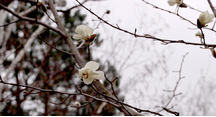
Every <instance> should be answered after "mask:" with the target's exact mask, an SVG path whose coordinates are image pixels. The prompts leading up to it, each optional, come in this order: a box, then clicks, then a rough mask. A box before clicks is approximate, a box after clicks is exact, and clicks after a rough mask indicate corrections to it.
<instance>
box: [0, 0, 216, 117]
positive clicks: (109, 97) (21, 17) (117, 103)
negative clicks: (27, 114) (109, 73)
mask: <svg viewBox="0 0 216 117" xmlns="http://www.w3.org/2000/svg"><path fill="white" fill-rule="evenodd" d="M87 1H88V0H85V1H84V2H82V3H81V2H80V1H79V0H76V2H77V3H78V5H76V6H73V7H71V8H69V9H67V10H56V8H55V5H54V3H53V1H52V0H49V2H48V5H49V6H45V5H44V4H38V0H37V1H31V0H25V1H23V2H29V3H31V4H32V5H33V6H34V7H31V9H27V10H26V11H25V12H22V13H17V12H15V11H13V10H11V9H10V8H9V7H8V6H7V5H5V4H0V8H1V9H3V10H5V11H7V12H9V13H10V14H12V15H13V16H15V17H16V18H15V19H14V20H12V21H10V22H9V23H7V24H5V25H2V26H1V27H6V26H10V25H12V24H13V23H17V22H21V21H27V22H29V23H31V24H38V25H39V27H38V28H37V30H35V32H34V33H33V34H32V35H31V36H30V38H29V39H28V41H27V42H26V43H25V44H24V45H23V48H22V49H21V50H20V51H19V52H17V53H18V54H17V56H16V57H15V59H14V60H13V62H12V63H11V64H10V66H9V67H8V69H7V71H6V73H5V74H6V75H5V76H4V77H3V78H2V77H1V76H0V83H2V84H6V85H12V86H15V87H17V89H20V91H25V94H26V95H31V94H41V93H44V92H46V93H52V94H61V95H63V94H65V95H67V96H66V98H64V99H63V101H61V102H59V103H53V102H51V101H49V102H50V103H52V104H55V105H61V104H63V103H65V102H66V101H67V100H68V99H69V98H70V97H71V96H78V95H81V96H84V97H86V98H89V99H91V100H90V101H87V102H86V103H84V104H82V105H80V106H72V107H75V108H77V109H78V110H79V109H80V108H83V107H86V106H87V105H90V104H92V103H93V102H95V101H98V102H103V103H106V104H109V105H112V106H113V107H115V108H117V109H118V110H119V111H121V112H122V113H124V114H125V115H142V114H143V113H150V114H153V115H159V116H161V115H162V114H160V112H154V111H151V110H145V109H140V108H137V107H134V106H131V105H129V104H126V103H124V102H123V101H122V100H121V99H119V98H118V96H117V94H116V91H115V89H114V86H113V84H114V83H115V82H116V80H117V77H115V78H113V79H112V80H109V79H108V78H106V81H107V82H108V83H109V86H110V87H111V91H109V90H108V89H106V88H105V87H104V85H103V84H102V83H101V82H99V81H98V80H96V81H94V82H93V83H92V84H91V85H90V87H91V88H92V89H93V90H94V92H95V94H94V95H91V94H88V93H86V92H84V91H83V90H82V88H80V86H79V85H75V88H76V91H75V93H68V92H63V91H57V90H54V89H53V88H52V86H50V87H45V88H39V87H35V86H30V85H25V84H21V83H20V81H19V79H18V78H17V81H16V83H9V82H8V77H9V74H10V73H11V72H12V71H13V70H14V69H16V65H17V63H18V62H19V61H21V60H22V58H23V56H24V54H25V53H26V50H27V49H28V48H30V46H31V44H32V43H33V42H34V39H35V38H36V37H37V36H38V35H39V34H40V33H41V32H42V31H43V30H44V29H45V28H46V29H47V30H52V31H53V32H55V33H57V34H58V36H59V38H62V39H64V40H65V41H66V43H67V45H68V47H69V49H70V50H69V51H70V52H67V51H64V50H61V49H58V48H57V47H56V46H54V43H53V44H49V42H47V41H46V40H45V39H43V38H42V37H40V39H41V40H42V41H43V42H44V43H46V44H47V45H48V46H50V50H48V52H47V53H49V51H51V49H56V50H57V51H59V52H61V53H64V54H67V55H68V56H70V57H72V58H73V60H74V64H73V65H74V66H76V68H78V69H80V68H82V67H84V66H85V64H86V60H85V59H84V58H83V57H82V54H81V52H80V51H79V49H78V48H77V46H76V45H75V43H74V42H73V40H72V38H71V36H70V34H69V33H68V32H67V31H66V29H65V26H64V25H63V24H62V22H61V19H60V17H59V15H58V12H63V13H65V12H69V11H71V10H73V9H74V8H77V7H81V8H83V9H86V10H87V11H88V12H90V13H91V14H92V15H94V16H96V17H97V18H98V19H99V20H100V23H104V24H107V25H109V26H111V27H112V28H113V29H116V30H119V31H122V32H125V33H127V34H130V35H133V36H134V37H135V38H138V37H139V38H146V39H152V40H155V41H160V42H162V44H172V43H180V44H186V45H197V46H204V47H205V48H209V47H213V48H215V47H216V45H215V44H206V43H202V42H201V43H193V42H186V41H183V40H170V39H162V38H159V37H155V36H152V35H149V34H145V35H139V34H137V33H136V32H137V29H135V31H134V32H130V31H127V30H125V29H123V28H120V27H119V26H118V25H116V26H115V25H112V24H111V23H109V22H108V21H106V20H105V19H103V16H102V17H100V16H98V15H97V14H96V13H94V11H91V10H90V9H89V8H87V7H85V6H84V3H85V2H87ZM142 1H143V2H145V3H146V4H149V5H151V6H153V7H154V8H156V9H159V10H162V11H165V12H168V13H171V14H173V15H176V16H177V17H180V18H181V19H183V20H184V21H187V22H189V23H191V24H192V25H194V26H197V24H195V23H193V22H191V21H190V20H188V19H187V18H184V17H183V16H181V15H179V14H178V12H177V13H175V12H172V11H168V10H166V9H163V8H160V7H157V6H155V5H153V4H151V3H149V2H147V1H145V0H142ZM208 2H209V5H210V7H211V8H212V11H213V13H214V15H215V16H216V12H215V9H214V7H213V6H212V4H211V2H210V0H208ZM187 6H188V7H190V6H189V5H187ZM39 8H41V9H42V10H43V12H45V13H46V14H47V17H48V18H47V19H50V20H52V23H55V24H56V25H57V26H58V28H56V27H53V26H51V25H50V24H48V23H44V22H43V21H42V20H39V19H38V17H37V15H38V9H39ZM190 8H191V9H192V10H196V9H194V8H193V7H190ZM49 11H51V13H49ZM196 11H199V10H196ZM30 12H35V13H36V17H35V18H30V17H27V16H25V15H27V14H28V13H30ZM52 15H53V16H54V18H55V20H53V19H52V18H50V16H52ZM204 29H207V30H211V31H213V32H216V31H215V30H214V26H213V27H212V28H204ZM202 34H203V33H202ZM203 37H204V34H203ZM203 39H204V40H205V38H203ZM89 46H90V45H87V46H86V47H88V48H89ZM2 51H3V50H2ZM45 55H46V54H45ZM46 56H48V55H46ZM185 56H186V55H185ZM185 56H184V57H185ZM184 57H183V60H184ZM88 58H89V59H88V60H90V58H91V55H90V51H89V53H88ZM183 60H182V63H181V68H180V70H179V71H178V72H179V80H178V81H177V83H176V86H175V88H174V90H172V91H169V92H173V96H172V97H171V98H170V100H169V101H168V103H167V104H166V105H164V106H163V107H161V108H162V110H165V111H166V112H168V113H171V114H174V115H179V113H178V112H175V111H172V110H171V108H168V105H169V104H170V102H171V101H172V100H173V98H175V97H176V96H178V95H179V94H176V93H175V91H176V89H177V87H178V85H179V82H180V80H181V79H182V78H183V77H182V76H181V69H182V64H183ZM41 69H42V68H41ZM39 71H40V70H39ZM23 87H24V89H22V88H23ZM0 88H3V85H1V87H0ZM0 93H2V92H0ZM1 100H2V99H1Z"/></svg>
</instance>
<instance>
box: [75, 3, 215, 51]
mask: <svg viewBox="0 0 216 117" xmlns="http://www.w3.org/2000/svg"><path fill="white" fill-rule="evenodd" d="M76 1H77V2H78V3H79V4H80V6H82V7H83V8H84V9H86V10H87V11H89V12H90V13H91V14H93V15H94V16H96V17H97V18H98V19H99V20H101V21H103V22H104V23H105V24H107V25H109V26H111V27H112V28H114V29H117V30H119V31H122V32H125V33H127V34H130V35H133V36H135V37H142V38H147V39H152V40H156V41H160V42H162V44H164V45H167V44H171V43H180V44H186V45H197V46H205V47H216V45H215V44H206V45H204V44H203V43H193V42H186V41H183V40H168V39H162V38H158V37H155V36H151V35H149V34H145V35H138V34H136V33H135V32H130V31H127V30H124V29H122V28H120V27H119V26H114V25H112V24H110V23H109V22H107V21H105V20H104V19H103V18H101V17H99V16H98V15H97V14H95V13H94V12H92V11H91V10H89V9H88V8H87V7H85V6H84V5H82V4H81V3H80V2H79V1H78V0H76ZM144 2H146V1H144ZM156 7H157V6H156ZM165 11H166V10H165ZM169 12H171V11H169ZM172 14H175V13H172ZM177 16H179V15H177ZM180 17H181V16H180ZM182 18H183V17H182ZM183 19H185V18H183ZM185 20H186V21H187V19H185ZM188 21H189V22H190V23H192V24H193V25H194V26H196V24H195V23H193V22H191V21H190V20H188ZM205 29H209V30H211V31H214V32H216V31H215V30H213V29H210V28H205Z"/></svg>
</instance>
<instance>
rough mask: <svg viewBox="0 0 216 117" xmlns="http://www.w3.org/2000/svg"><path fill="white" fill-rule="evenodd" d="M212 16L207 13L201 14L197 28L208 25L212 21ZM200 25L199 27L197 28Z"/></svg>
mask: <svg viewBox="0 0 216 117" xmlns="http://www.w3.org/2000/svg"><path fill="white" fill-rule="evenodd" d="M213 18H214V15H213V14H209V12H208V11H206V12H203V13H201V14H200V16H199V19H198V22H199V23H198V24H197V25H198V27H204V26H206V24H207V23H210V22H212V21H213ZM199 25H201V26H199Z"/></svg>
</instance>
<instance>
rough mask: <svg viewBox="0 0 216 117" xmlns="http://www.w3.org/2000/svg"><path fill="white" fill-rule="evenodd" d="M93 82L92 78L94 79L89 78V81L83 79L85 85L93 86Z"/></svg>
mask: <svg viewBox="0 0 216 117" xmlns="http://www.w3.org/2000/svg"><path fill="white" fill-rule="evenodd" d="M92 81H93V78H92V77H89V78H87V79H85V78H83V82H84V83H85V84H91V83H92Z"/></svg>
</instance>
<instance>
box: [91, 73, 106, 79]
mask: <svg viewBox="0 0 216 117" xmlns="http://www.w3.org/2000/svg"><path fill="white" fill-rule="evenodd" d="M96 73H97V75H93V76H92V77H93V78H95V79H98V80H102V79H104V78H105V77H104V72H102V71H96Z"/></svg>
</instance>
